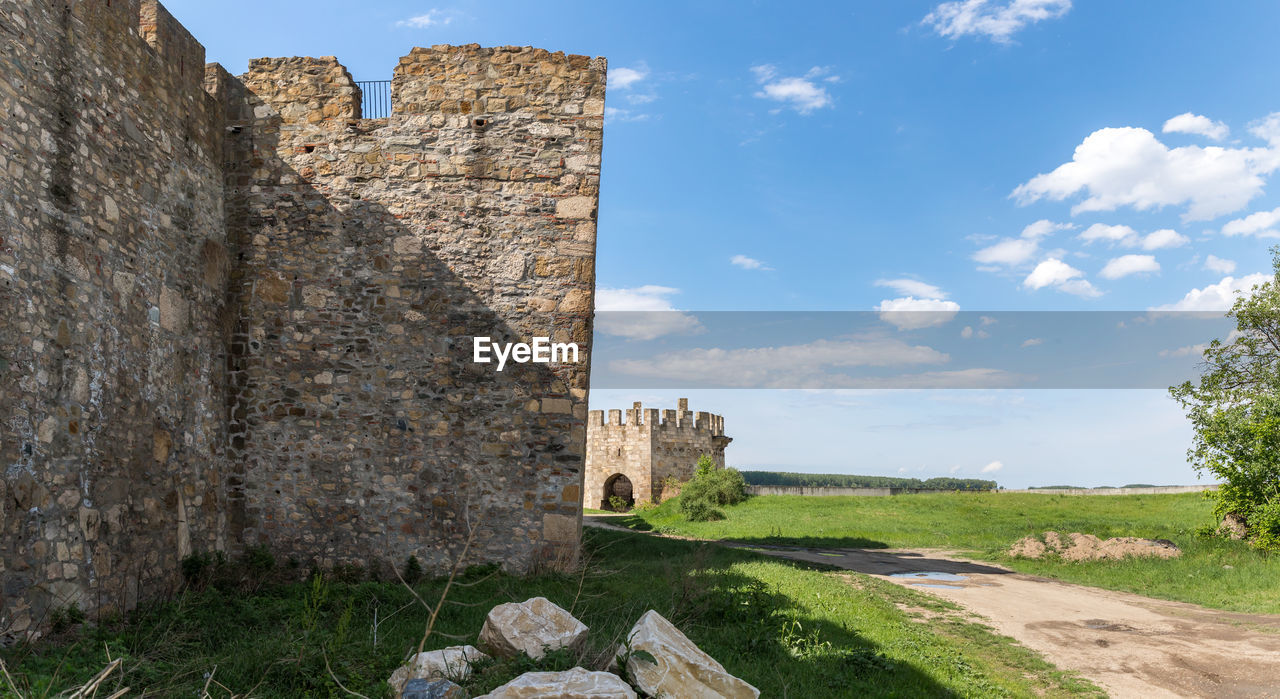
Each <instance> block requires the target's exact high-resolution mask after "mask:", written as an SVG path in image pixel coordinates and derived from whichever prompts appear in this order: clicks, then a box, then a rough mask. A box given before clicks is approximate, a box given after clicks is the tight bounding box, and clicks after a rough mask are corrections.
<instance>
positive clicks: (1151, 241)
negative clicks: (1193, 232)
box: [1142, 228, 1191, 250]
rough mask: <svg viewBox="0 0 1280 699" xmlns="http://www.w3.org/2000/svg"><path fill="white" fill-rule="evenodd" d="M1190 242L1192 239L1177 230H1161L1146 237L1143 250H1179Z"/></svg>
mask: <svg viewBox="0 0 1280 699" xmlns="http://www.w3.org/2000/svg"><path fill="white" fill-rule="evenodd" d="M1190 242H1191V239H1190V238H1188V237H1187V236H1185V235H1182V234H1181V233H1179V232H1177V231H1175V230H1171V229H1169V228H1161V229H1160V230H1158V231H1152V232H1151V233H1148V234H1147V235H1146V237H1144V238H1143V239H1142V249H1143V250H1162V249H1164V248H1177V247H1182V246H1183V245H1186V244H1187V243H1190Z"/></svg>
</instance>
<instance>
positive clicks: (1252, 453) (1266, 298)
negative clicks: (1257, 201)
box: [1169, 246, 1280, 551]
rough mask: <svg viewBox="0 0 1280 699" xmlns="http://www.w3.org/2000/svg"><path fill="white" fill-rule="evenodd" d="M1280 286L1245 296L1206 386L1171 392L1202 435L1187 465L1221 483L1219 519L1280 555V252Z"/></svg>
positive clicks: (1209, 358)
mask: <svg viewBox="0 0 1280 699" xmlns="http://www.w3.org/2000/svg"><path fill="white" fill-rule="evenodd" d="M1271 254H1272V265H1273V267H1274V270H1275V278H1274V279H1272V280H1271V281H1268V282H1265V283H1263V284H1260V285H1258V286H1255V287H1254V288H1253V291H1252V293H1244V294H1241V295H1240V297H1239V298H1237V299H1236V301H1235V303H1234V304H1233V305H1232V307H1231V310H1230V311H1228V312H1227V315H1228V316H1230V317H1233V318H1235V320H1236V329H1235V331H1234V332H1232V333H1231V334H1230V335H1229V336H1228V337H1227V339H1226V340H1225V341H1223V340H1214V341H1213V342H1211V343H1210V344H1209V346H1208V348H1206V349H1205V350H1204V372H1203V374H1202V375H1201V376H1200V379H1199V381H1198V383H1193V382H1191V381H1187V382H1185V383H1183V384H1182V385H1180V386H1173V387H1171V388H1170V389H1169V392H1170V393H1171V394H1172V395H1173V397H1174V398H1175V399H1176V400H1177V401H1178V402H1179V403H1180V404H1181V405H1182V407H1183V409H1184V410H1185V411H1186V413H1187V417H1188V418H1189V419H1190V420H1191V424H1192V427H1194V429H1195V437H1194V441H1193V442H1192V446H1191V448H1190V449H1188V450H1187V460H1188V461H1190V462H1191V464H1192V466H1194V467H1195V468H1196V470H1197V471H1200V472H1202V473H1203V472H1208V473H1210V474H1212V475H1213V476H1215V477H1217V478H1218V479H1220V480H1221V482H1222V485H1221V486H1220V487H1219V488H1218V490H1217V491H1216V493H1215V497H1216V499H1217V505H1216V507H1215V508H1214V514H1215V515H1217V516H1218V517H1219V518H1222V517H1225V516H1227V515H1234V516H1235V517H1236V518H1238V519H1239V520H1241V521H1243V522H1244V523H1245V526H1246V528H1247V531H1248V536H1249V538H1250V540H1251V541H1252V542H1253V544H1254V546H1256V547H1258V548H1261V549H1265V550H1269V551H1280V246H1277V247H1273V248H1272V249H1271Z"/></svg>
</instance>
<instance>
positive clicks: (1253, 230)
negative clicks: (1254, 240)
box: [1222, 209, 1280, 238]
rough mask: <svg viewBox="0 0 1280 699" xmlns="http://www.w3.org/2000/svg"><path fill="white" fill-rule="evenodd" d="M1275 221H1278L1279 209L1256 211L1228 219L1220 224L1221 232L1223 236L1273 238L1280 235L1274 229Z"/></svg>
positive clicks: (1279, 220)
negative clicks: (1241, 216) (1232, 219)
mask: <svg viewBox="0 0 1280 699" xmlns="http://www.w3.org/2000/svg"><path fill="white" fill-rule="evenodd" d="M1276 223H1280V209H1272V210H1271V211H1258V212H1255V213H1252V214H1249V215H1248V216H1245V217H1244V218H1238V219H1236V220H1234V221H1228V222H1227V223H1226V224H1225V225H1223V226H1222V234H1223V235H1225V236H1237V235H1252V236H1257V237H1259V238H1275V237H1277V236H1280V233H1277V232H1276V229H1275V225H1276Z"/></svg>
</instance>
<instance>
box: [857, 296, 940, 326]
mask: <svg viewBox="0 0 1280 699" xmlns="http://www.w3.org/2000/svg"><path fill="white" fill-rule="evenodd" d="M875 310H877V311H879V312H880V320H883V321H885V322H886V323H891V324H893V325H895V326H897V328H898V329H899V330H919V329H920V328H928V327H932V326H934V325H942V324H944V323H947V322H948V321H950V320H951V319H952V318H954V317H955V315H956V313H959V312H960V304H958V303H956V302H955V301H944V300H942V299H918V298H915V297H913V296H907V297H905V298H899V299H885V300H883V301H881V302H880V305H878V306H876V308H875Z"/></svg>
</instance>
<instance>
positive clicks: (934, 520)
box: [611, 493, 1280, 614]
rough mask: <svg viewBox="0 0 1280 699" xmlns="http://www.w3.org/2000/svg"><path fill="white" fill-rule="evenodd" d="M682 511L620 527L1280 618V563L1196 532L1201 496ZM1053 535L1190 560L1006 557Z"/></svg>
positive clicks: (989, 496) (661, 510)
mask: <svg viewBox="0 0 1280 699" xmlns="http://www.w3.org/2000/svg"><path fill="white" fill-rule="evenodd" d="M676 505H677V501H676V500H670V501H668V502H665V503H663V504H662V505H660V506H658V507H657V508H655V509H651V510H648V511H644V512H640V513H637V514H636V515H634V516H632V517H629V518H625V519H622V518H617V519H613V520H611V521H612V523H614V524H618V525H623V526H629V527H632V528H634V529H637V530H657V531H659V532H663V533H670V534H678V535H681V536H690V537H697V538H703V539H725V540H734V541H744V542H751V543H763V544H786V545H796V546H813V547H863V548H885V547H889V548H910V547H915V548H946V549H954V550H959V551H963V552H969V553H970V554H971V555H973V556H975V557H978V558H983V559H986V560H993V561H998V562H1000V563H1002V564H1004V565H1007V566H1010V567H1012V568H1014V569H1015V570H1018V571H1021V572H1025V573H1031V574H1035V575H1043V576H1046V577H1053V578H1059V579H1062V580H1067V581H1071V582H1078V583H1083V584H1086V585H1094V586H1097V587H1105V588H1110V589H1116V590H1126V591H1130V592H1137V593H1139V594H1144V595H1149V596H1152V597H1160V598H1164V599H1172V600H1179V601H1183V602H1192V603H1195V604H1201V605H1204V606H1207V607H1214V608H1218V609H1229V610H1234V611H1244V612H1263V613H1271V614H1276V613H1280V560H1277V558H1276V557H1268V556H1267V555H1265V554H1263V553H1260V552H1258V551H1255V550H1253V549H1251V548H1250V547H1249V546H1248V545H1247V544H1244V543H1242V542H1233V541H1224V540H1220V539H1212V538H1202V537H1199V536H1197V535H1196V533H1195V532H1196V529H1197V528H1199V527H1201V526H1202V525H1205V524H1209V523H1211V522H1212V520H1213V515H1212V509H1213V507H1212V502H1211V501H1210V500H1208V499H1207V498H1206V497H1205V496H1204V495H1203V494H1201V493H1186V494H1176V495H1106V496H1102V495H1097V496H1070V495H1043V494H1038V493H945V494H921V495H896V496H892V497H802V496H784V495H770V496H761V497H754V498H751V499H749V500H748V501H747V502H745V503H743V504H741V505H737V506H733V507H726V508H723V511H724V513H725V515H726V518H725V519H723V520H720V521H716V522H689V521H687V520H686V519H684V517H682V516H681V515H680V513H679V510H678V508H677V506H676ZM1047 530H1054V531H1058V532H1062V533H1069V532H1080V533H1083V534H1094V535H1096V536H1099V537H1102V538H1107V537H1113V536H1139V537H1145V538H1156V539H1169V540H1171V541H1173V542H1174V543H1175V544H1177V545H1178V546H1179V547H1180V548H1181V549H1182V550H1183V555H1182V556H1181V557H1180V558H1176V559H1171V560H1153V559H1132V560H1127V561H1095V562H1086V563H1069V562H1062V561H1058V560H1042V561H1028V560H1011V559H1009V558H1008V557H1006V556H1004V551H1006V550H1007V549H1008V548H1009V546H1010V545H1011V544H1012V543H1013V542H1014V541H1016V540H1018V539H1020V538H1022V537H1023V536H1026V535H1028V534H1039V533H1042V532H1044V531H1047ZM1228 566H1229V567H1228Z"/></svg>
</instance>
